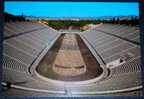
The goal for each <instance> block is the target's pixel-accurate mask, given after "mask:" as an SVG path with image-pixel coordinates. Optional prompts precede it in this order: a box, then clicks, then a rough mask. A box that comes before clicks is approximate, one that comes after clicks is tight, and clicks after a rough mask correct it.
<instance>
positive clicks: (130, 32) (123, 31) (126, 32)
mask: <svg viewBox="0 0 144 99" xmlns="http://www.w3.org/2000/svg"><path fill="white" fill-rule="evenodd" d="M97 30H102V31H104V32H108V33H111V34H114V35H117V36H120V37H123V38H126V39H128V40H132V41H135V42H137V43H140V31H139V29H138V28H137V27H134V26H133V27H132V26H126V25H113V24H102V25H101V26H99V27H97Z"/></svg>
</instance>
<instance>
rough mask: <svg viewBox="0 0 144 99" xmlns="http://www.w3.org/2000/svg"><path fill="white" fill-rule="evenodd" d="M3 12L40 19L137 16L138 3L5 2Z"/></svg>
mask: <svg viewBox="0 0 144 99" xmlns="http://www.w3.org/2000/svg"><path fill="white" fill-rule="evenodd" d="M41 9H42V10H41ZM4 11H5V12H7V13H9V14H13V15H22V14H23V15H24V16H33V17H40V18H42V17H47V18H72V17H73V18H98V17H107V16H111V17H112V16H139V9H138V3H115V2H113V3H109V2H5V8H4ZM37 12H39V13H37Z"/></svg>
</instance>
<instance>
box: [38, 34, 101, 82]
mask: <svg viewBox="0 0 144 99" xmlns="http://www.w3.org/2000/svg"><path fill="white" fill-rule="evenodd" d="M36 70H37V72H38V73H39V74H40V75H42V76H44V77H47V78H50V79H55V80H61V81H84V80H89V79H93V78H95V77H98V76H99V75H100V74H101V73H102V72H103V70H102V68H101V67H100V64H99V63H98V61H97V60H96V59H95V57H94V56H93V55H92V53H91V52H90V50H89V49H88V47H87V46H86V45H85V43H84V42H83V40H82V39H81V38H80V36H79V35H76V34H62V35H61V36H60V37H59V39H58V40H57V41H56V42H55V44H54V45H53V46H52V48H51V49H50V50H49V51H48V52H47V54H46V55H45V56H44V58H43V59H42V61H41V62H40V63H39V65H38V66H37V68H36Z"/></svg>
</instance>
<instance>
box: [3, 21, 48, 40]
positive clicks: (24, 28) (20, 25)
mask: <svg viewBox="0 0 144 99" xmlns="http://www.w3.org/2000/svg"><path fill="white" fill-rule="evenodd" d="M42 28H45V26H44V25H42V24H39V23H36V22H7V23H5V25H4V32H5V33H4V38H5V37H10V36H13V35H19V34H21V33H26V32H31V31H34V30H38V29H42Z"/></svg>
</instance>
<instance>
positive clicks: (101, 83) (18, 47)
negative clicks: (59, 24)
mask: <svg viewBox="0 0 144 99" xmlns="http://www.w3.org/2000/svg"><path fill="white" fill-rule="evenodd" d="M5 20H6V21H5V24H4V36H3V39H4V40H3V79H2V86H3V91H2V94H3V95H7V96H57V97H58V96H60V97H61V96H62V97H67V96H69V97H73V96H96V95H104V96H107V95H108V96H111V95H112V96H113V95H114V96H118V95H134V96H141V95H142V81H141V67H140V56H141V55H140V32H139V28H138V26H137V25H135V22H134V21H132V23H130V24H129V25H126V24H121V23H122V22H123V21H120V22H121V23H119V22H118V24H114V23H115V21H113V22H112V23H110V22H104V21H103V22H100V23H99V24H96V25H93V27H90V28H89V29H87V30H84V31H75V30H74V29H72V27H69V28H68V30H67V29H65V30H62V31H60V30H57V29H54V28H53V27H50V26H48V25H46V22H44V21H43V20H25V18H23V16H19V17H16V16H13V15H10V14H5ZM131 24H132V25H131ZM90 26H92V25H90ZM66 30H67V31H66ZM72 30H74V31H72Z"/></svg>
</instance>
